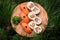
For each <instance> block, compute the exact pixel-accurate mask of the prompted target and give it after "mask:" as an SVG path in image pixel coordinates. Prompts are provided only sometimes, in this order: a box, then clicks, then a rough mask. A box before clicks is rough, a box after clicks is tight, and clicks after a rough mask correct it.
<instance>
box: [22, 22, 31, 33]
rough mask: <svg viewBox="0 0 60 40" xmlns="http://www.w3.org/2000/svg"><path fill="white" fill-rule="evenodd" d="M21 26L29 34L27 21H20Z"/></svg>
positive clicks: (29, 29)
mask: <svg viewBox="0 0 60 40" xmlns="http://www.w3.org/2000/svg"><path fill="white" fill-rule="evenodd" d="M21 26H22V28H23V29H24V31H25V32H27V33H28V34H30V33H31V32H32V30H31V28H30V27H29V26H28V24H27V23H24V22H23V23H22V25H21Z"/></svg>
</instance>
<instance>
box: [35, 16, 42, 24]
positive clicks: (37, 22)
mask: <svg viewBox="0 0 60 40" xmlns="http://www.w3.org/2000/svg"><path fill="white" fill-rule="evenodd" d="M34 21H35V23H36V24H37V25H39V24H41V23H42V19H41V18H39V17H38V16H36V17H35V19H34Z"/></svg>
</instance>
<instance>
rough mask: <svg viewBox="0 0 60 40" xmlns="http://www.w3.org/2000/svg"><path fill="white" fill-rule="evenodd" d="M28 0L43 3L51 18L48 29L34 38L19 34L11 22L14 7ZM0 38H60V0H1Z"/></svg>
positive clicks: (49, 39)
mask: <svg viewBox="0 0 60 40" xmlns="http://www.w3.org/2000/svg"><path fill="white" fill-rule="evenodd" d="M26 1H33V2H37V3H39V4H41V5H42V6H43V7H44V8H45V10H46V11H47V13H48V18H49V23H48V26H47V28H46V30H45V31H44V32H43V33H41V34H39V35H37V36H36V37H33V38H27V37H22V36H20V35H18V34H17V33H16V32H15V31H14V30H13V28H12V27H11V23H10V19H11V15H12V12H13V9H14V8H15V7H16V6H17V5H18V4H20V3H22V2H26ZM0 40H60V0H0Z"/></svg>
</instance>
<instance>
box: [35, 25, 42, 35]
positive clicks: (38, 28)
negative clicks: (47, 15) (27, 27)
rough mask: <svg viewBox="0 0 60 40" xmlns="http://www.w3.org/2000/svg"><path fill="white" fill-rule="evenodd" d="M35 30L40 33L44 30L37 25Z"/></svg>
mask: <svg viewBox="0 0 60 40" xmlns="http://www.w3.org/2000/svg"><path fill="white" fill-rule="evenodd" d="M34 32H35V33H37V34H39V33H41V32H42V27H39V26H36V28H34Z"/></svg>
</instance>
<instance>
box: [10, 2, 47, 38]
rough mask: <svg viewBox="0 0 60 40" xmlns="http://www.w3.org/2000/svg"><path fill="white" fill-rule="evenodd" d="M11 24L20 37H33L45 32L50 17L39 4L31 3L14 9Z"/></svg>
mask: <svg viewBox="0 0 60 40" xmlns="http://www.w3.org/2000/svg"><path fill="white" fill-rule="evenodd" d="M11 24H12V27H13V28H14V30H15V31H16V32H17V33H18V34H19V35H22V36H27V37H33V36H34V35H37V34H40V33H41V32H43V31H44V30H45V28H46V27H45V26H46V25H47V24H48V16H47V13H46V11H45V10H44V9H43V7H42V6H40V5H39V4H37V3H35V2H31V1H30V2H24V3H21V4H19V5H18V6H17V7H16V8H15V9H14V11H13V14H12V17H11Z"/></svg>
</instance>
